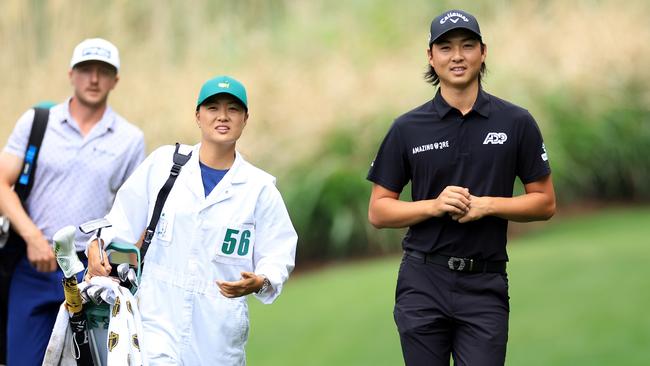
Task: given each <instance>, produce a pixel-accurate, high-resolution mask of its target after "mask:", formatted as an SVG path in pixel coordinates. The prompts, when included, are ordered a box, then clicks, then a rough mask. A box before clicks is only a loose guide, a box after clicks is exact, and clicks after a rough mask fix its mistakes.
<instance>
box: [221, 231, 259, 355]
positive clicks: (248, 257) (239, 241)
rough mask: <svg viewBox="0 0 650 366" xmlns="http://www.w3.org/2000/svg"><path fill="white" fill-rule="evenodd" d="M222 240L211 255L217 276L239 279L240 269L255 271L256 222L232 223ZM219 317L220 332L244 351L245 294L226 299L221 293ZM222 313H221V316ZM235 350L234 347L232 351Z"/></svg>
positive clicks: (231, 343) (246, 313) (247, 322)
mask: <svg viewBox="0 0 650 366" xmlns="http://www.w3.org/2000/svg"><path fill="white" fill-rule="evenodd" d="M218 238H219V243H218V244H217V246H216V250H215V252H214V254H213V257H212V262H213V264H214V266H215V267H214V271H215V276H216V277H217V278H223V279H224V280H226V281H237V280H239V279H240V278H241V274H240V273H241V272H242V271H247V272H252V271H254V268H253V248H254V247H255V225H254V224H251V223H231V224H228V225H227V226H224V227H222V228H221V230H220V234H218ZM218 300H219V301H218V304H219V308H221V309H216V311H217V312H218V314H215V315H217V318H218V319H220V320H221V321H220V323H221V324H219V329H220V333H221V334H224V335H226V339H225V342H226V343H227V344H230V346H231V347H233V348H237V349H240V350H241V352H243V351H244V345H245V344H246V340H247V339H248V330H249V320H248V304H247V302H246V297H239V298H234V299H231V298H227V297H224V296H222V295H221V294H219V298H218ZM219 315H221V316H219ZM233 351H235V350H233Z"/></svg>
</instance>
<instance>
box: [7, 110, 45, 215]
mask: <svg viewBox="0 0 650 366" xmlns="http://www.w3.org/2000/svg"><path fill="white" fill-rule="evenodd" d="M49 116H50V110H49V109H46V108H34V123H32V130H31V132H30V134H29V141H28V142H27V149H26V150H25V159H24V160H23V169H22V170H21V172H20V176H19V177H18V181H17V182H16V184H15V185H14V190H15V191H16V194H18V198H20V201H21V202H23V203H24V202H25V200H27V197H28V196H29V192H31V191H32V186H33V185H34V174H36V161H37V160H38V153H39V152H40V150H41V143H42V142H43V136H45V129H46V128H47V120H48V118H49Z"/></svg>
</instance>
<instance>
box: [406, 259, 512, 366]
mask: <svg viewBox="0 0 650 366" xmlns="http://www.w3.org/2000/svg"><path fill="white" fill-rule="evenodd" d="M509 312H510V307H509V297H508V278H507V275H506V274H505V273H468V272H458V271H452V270H450V269H449V268H446V267H444V266H440V265H437V264H432V263H424V262H423V260H422V259H417V258H414V257H410V256H408V255H405V256H404V258H403V259H402V263H401V265H400V270H399V275H398V278H397V289H396V292H395V309H394V316H395V323H396V324H397V329H398V331H399V335H400V341H401V344H402V353H403V355H404V362H405V363H406V365H407V366H420V365H422V366H425V365H426V366H434V365H445V366H449V361H450V357H453V360H454V365H462V366H466V365H469V366H482V365H485V366H488V365H490V366H492V365H503V364H504V363H505V356H506V343H507V341H508V317H509Z"/></svg>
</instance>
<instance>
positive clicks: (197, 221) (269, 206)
mask: <svg viewBox="0 0 650 366" xmlns="http://www.w3.org/2000/svg"><path fill="white" fill-rule="evenodd" d="M199 146H200V145H196V146H194V147H193V148H191V147H189V146H182V147H181V152H183V153H185V154H186V153H188V152H189V150H190V148H191V149H192V151H193V152H192V157H191V159H190V160H189V161H188V162H187V163H186V164H185V166H184V167H183V168H182V171H181V173H180V175H179V176H178V178H177V180H176V183H175V184H174V187H173V188H172V190H171V192H170V194H169V197H168V198H167V201H166V203H165V206H164V209H163V211H162V215H161V217H160V221H159V222H158V226H157V228H156V232H155V234H154V238H153V240H152V242H151V245H150V246H149V250H148V252H147V256H146V260H145V262H146V264H145V266H144V270H143V274H142V281H141V285H140V289H139V290H138V293H137V298H138V301H139V309H140V313H141V316H142V325H143V331H144V334H143V337H142V338H143V339H142V342H141V344H142V349H143V352H144V355H145V357H146V359H147V360H148V363H149V365H158V364H182V365H245V363H246V357H245V352H244V346H245V344H246V340H247V338H248V306H247V303H246V298H245V297H240V298H234V299H230V298H226V297H224V296H223V295H221V294H220V293H219V287H218V286H217V284H216V283H215V281H217V280H224V281H237V280H239V279H240V278H241V272H242V271H251V272H255V273H256V274H258V275H264V276H266V277H267V278H268V279H269V280H270V282H271V286H272V289H269V291H267V292H265V293H263V294H260V295H255V296H256V297H258V299H259V300H260V301H262V302H263V303H265V304H269V303H271V302H273V300H275V298H276V297H277V296H278V295H279V294H280V292H281V291H282V286H283V284H284V282H285V281H286V280H287V278H288V277H289V273H290V272H291V271H292V269H293V267H294V260H295V253H296V242H297V235H296V232H295V230H294V228H293V225H292V224H291V220H290V218H289V214H288V212H287V209H286V207H285V205H284V202H283V200H282V197H281V196H280V192H279V191H278V190H277V188H276V187H275V178H274V177H273V176H271V175H269V174H267V173H266V172H264V171H262V170H260V169H258V168H256V167H254V166H253V165H251V164H249V163H248V162H246V161H245V160H244V159H243V158H242V156H241V155H240V154H239V153H238V152H237V153H236V158H235V162H234V164H233V166H232V167H231V169H230V170H229V171H228V173H227V174H226V175H225V176H224V178H223V179H222V180H221V182H219V184H218V185H217V186H216V187H215V188H214V189H213V191H212V192H211V193H210V194H209V195H208V197H205V193H204V190H203V184H202V179H201V171H200V167H199V162H198V159H199ZM173 153H174V147H173V146H163V147H161V148H158V149H157V150H156V151H154V152H153V153H151V155H149V156H148V157H147V158H146V159H145V161H144V162H143V163H142V165H140V166H139V167H138V168H137V169H136V171H135V172H134V173H133V175H132V176H131V177H130V178H129V179H128V180H127V181H126V182H125V183H124V185H123V186H122V187H121V188H120V190H119V191H118V193H117V196H116V198H115V203H114V204H113V208H112V209H111V211H110V213H109V214H108V215H107V216H106V218H107V219H108V220H109V221H110V222H111V224H112V225H113V227H112V228H108V229H105V230H104V231H103V232H102V238H104V239H105V240H107V241H108V240H114V241H122V242H127V243H134V242H136V241H137V240H138V239H139V238H140V235H141V234H142V232H143V230H144V228H145V227H146V226H147V225H148V223H149V220H150V219H151V215H152V213H153V208H154V204H155V201H156V197H157V195H158V191H159V190H160V188H161V187H162V185H163V184H164V182H165V181H166V180H167V178H168V177H169V172H170V169H171V167H172V157H173Z"/></svg>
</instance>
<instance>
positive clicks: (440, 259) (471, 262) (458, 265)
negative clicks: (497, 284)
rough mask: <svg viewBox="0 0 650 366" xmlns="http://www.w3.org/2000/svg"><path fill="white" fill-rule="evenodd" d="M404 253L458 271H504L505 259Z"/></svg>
mask: <svg viewBox="0 0 650 366" xmlns="http://www.w3.org/2000/svg"><path fill="white" fill-rule="evenodd" d="M404 254H405V255H407V256H409V257H412V258H416V259H419V260H420V261H422V263H433V264H437V265H440V266H443V267H447V268H449V269H450V270H452V271H458V272H492V273H506V262H505V261H482V260H479V259H474V258H461V257H448V256H445V255H439V254H428V253H422V252H418V251H415V250H405V251H404Z"/></svg>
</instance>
